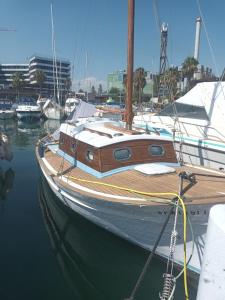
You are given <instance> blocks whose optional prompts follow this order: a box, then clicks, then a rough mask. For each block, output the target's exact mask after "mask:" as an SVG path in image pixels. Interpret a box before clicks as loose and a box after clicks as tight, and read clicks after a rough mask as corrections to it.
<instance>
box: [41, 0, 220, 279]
mask: <svg viewBox="0 0 225 300" xmlns="http://www.w3.org/2000/svg"><path fill="white" fill-rule="evenodd" d="M133 4H134V1H132V0H130V1H129V8H130V9H131V7H133ZM130 16H132V13H131V12H130V13H129V24H132V22H131V20H130ZM131 27H132V26H131ZM128 33H129V38H128V41H129V45H128V72H127V73H128V76H127V100H126V101H127V103H126V115H125V118H126V123H123V122H119V121H117V122H113V121H109V120H102V121H96V120H95V122H88V120H87V122H84V123H83V124H81V123H80V122H78V120H76V118H73V119H72V120H71V121H70V123H68V122H65V123H62V124H61V126H60V128H59V130H58V131H57V132H56V133H54V134H52V135H48V136H47V137H45V138H44V139H42V140H40V141H39V142H38V145H37V147H36V156H37V160H38V163H39V165H40V168H41V171H42V173H43V175H44V176H45V178H46V179H47V181H48V184H49V186H50V188H51V189H52V191H53V192H54V193H55V195H56V196H57V197H58V198H59V199H60V200H61V201H62V203H64V205H66V206H68V207H69V208H70V209H72V210H74V211H75V212H77V213H79V214H80V215H81V216H83V217H85V218H87V219H88V220H90V221H92V222H93V223H95V224H97V225H99V226H101V227H103V228H105V229H107V230H108V231H110V232H112V233H114V234H116V235H118V236H120V237H121V238H123V239H125V240H128V241H130V242H132V243H134V244H136V245H139V246H140V247H143V248H145V249H148V250H153V249H154V246H155V243H156V241H157V239H158V237H159V236H160V231H161V227H162V226H163V223H164V222H165V219H167V216H170V214H171V213H172V211H173V210H172V209H171V207H172V208H173V207H174V206H175V207H176V211H177V210H178V211H177V213H176V214H175V217H176V218H175V220H174V218H172V217H171V218H170V220H169V221H168V225H167V227H166V229H165V231H164V233H163V235H162V237H161V240H160V242H159V245H158V247H157V250H156V253H157V254H158V255H159V256H161V257H163V258H165V259H168V258H169V257H171V249H174V246H175V245H172V247H171V243H170V242H171V232H173V234H174V236H173V241H174V243H175V242H176V243H175V244H176V251H175V252H174V251H173V252H174V253H173V259H174V262H175V263H176V265H177V266H180V267H181V268H182V267H184V270H186V258H189V259H188V261H189V262H188V268H189V270H190V271H192V272H193V274H199V272H200V268H201V260H202V254H203V249H204V238H205V233H206V226H207V220H208V213H209V209H210V207H211V206H212V205H214V204H216V203H222V202H225V196H224V195H225V185H224V181H225V176H224V174H223V173H222V172H213V171H211V170H204V171H203V170H201V169H198V168H196V167H194V166H185V165H184V166H180V165H179V163H178V161H177V157H176V153H175V150H174V146H173V140H172V139H171V137H166V136H162V135H159V134H158V132H148V133H147V132H145V130H143V129H140V128H139V129H138V128H134V127H133V124H132V74H133V68H132V66H133V57H132V56H133V53H132V44H133V32H132V28H130V27H129V30H128ZM181 196H182V197H183V199H182V198H181ZM178 200H179V201H178ZM178 202H179V204H180V205H179V206H178ZM186 210H187V215H188V217H189V219H190V222H191V224H192V227H193V231H192V230H188V231H187V232H186V230H185V228H186V223H185V222H186V221H185V217H186ZM182 211H183V213H182ZM175 224H176V231H174V230H173V228H174V226H175ZM193 232H194V233H193ZM193 245H195V247H193ZM186 250H187V251H186Z"/></svg>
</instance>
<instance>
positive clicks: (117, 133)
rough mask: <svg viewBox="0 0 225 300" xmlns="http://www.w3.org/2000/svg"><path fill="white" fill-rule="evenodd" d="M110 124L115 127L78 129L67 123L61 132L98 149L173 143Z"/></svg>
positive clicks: (99, 124)
mask: <svg viewBox="0 0 225 300" xmlns="http://www.w3.org/2000/svg"><path fill="white" fill-rule="evenodd" d="M108 124H112V125H114V124H115V123H113V122H93V123H90V124H84V125H81V126H78V127H75V126H74V125H70V124H67V123H63V124H61V127H60V132H63V133H64V134H66V135H69V136H72V137H73V138H75V139H77V140H79V141H82V142H84V143H86V144H89V145H90V146H94V147H96V148H100V147H104V146H107V145H111V144H116V143H120V142H125V141H133V140H152V139H154V140H163V141H171V138H168V137H162V136H159V135H157V134H151V135H150V134H146V133H141V134H140V133H138V132H137V133H138V134H130V133H127V132H126V130H121V128H122V127H118V130H116V126H113V127H112V128H109V127H107V125H108Z"/></svg>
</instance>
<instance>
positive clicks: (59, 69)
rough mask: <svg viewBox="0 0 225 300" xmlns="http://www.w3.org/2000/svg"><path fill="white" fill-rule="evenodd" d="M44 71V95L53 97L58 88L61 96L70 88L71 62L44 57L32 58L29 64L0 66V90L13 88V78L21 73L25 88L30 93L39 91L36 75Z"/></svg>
mask: <svg viewBox="0 0 225 300" xmlns="http://www.w3.org/2000/svg"><path fill="white" fill-rule="evenodd" d="M37 71H42V72H43V73H44V76H45V80H44V82H43V84H42V87H41V89H42V93H43V94H45V95H47V96H51V95H54V93H55V92H56V87H57V89H58V91H59V92H60V94H61V95H64V94H65V93H66V92H68V90H69V88H70V82H71V76H70V62H69V61H68V60H65V59H57V60H56V61H54V62H53V59H52V58H47V57H42V56H36V55H34V56H32V57H31V58H30V59H29V62H28V63H24V64H0V88H1V89H10V88H11V87H12V86H13V76H14V74H15V73H20V74H21V75H22V78H23V80H24V84H23V88H24V89H26V90H30V91H32V92H33V91H35V90H37V89H38V82H37V81H36V78H35V73H36V72H37Z"/></svg>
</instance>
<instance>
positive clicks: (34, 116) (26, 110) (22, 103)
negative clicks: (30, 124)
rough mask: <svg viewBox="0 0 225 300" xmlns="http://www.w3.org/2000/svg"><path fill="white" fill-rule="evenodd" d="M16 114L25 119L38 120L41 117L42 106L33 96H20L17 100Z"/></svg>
mask: <svg viewBox="0 0 225 300" xmlns="http://www.w3.org/2000/svg"><path fill="white" fill-rule="evenodd" d="M16 115H17V118H18V119H20V120H23V121H32V120H38V119H40V117H41V108H40V106H39V105H37V103H36V101H35V100H34V99H32V98H27V97H25V98H20V99H18V101H17V102H16Z"/></svg>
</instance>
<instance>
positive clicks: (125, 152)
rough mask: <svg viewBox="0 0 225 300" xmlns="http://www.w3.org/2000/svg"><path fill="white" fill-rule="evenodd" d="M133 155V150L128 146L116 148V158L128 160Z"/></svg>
mask: <svg viewBox="0 0 225 300" xmlns="http://www.w3.org/2000/svg"><path fill="white" fill-rule="evenodd" d="M130 157H131V150H130V149H128V148H123V149H116V150H115V151H114V158H115V159H116V160H127V159H129V158H130Z"/></svg>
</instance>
